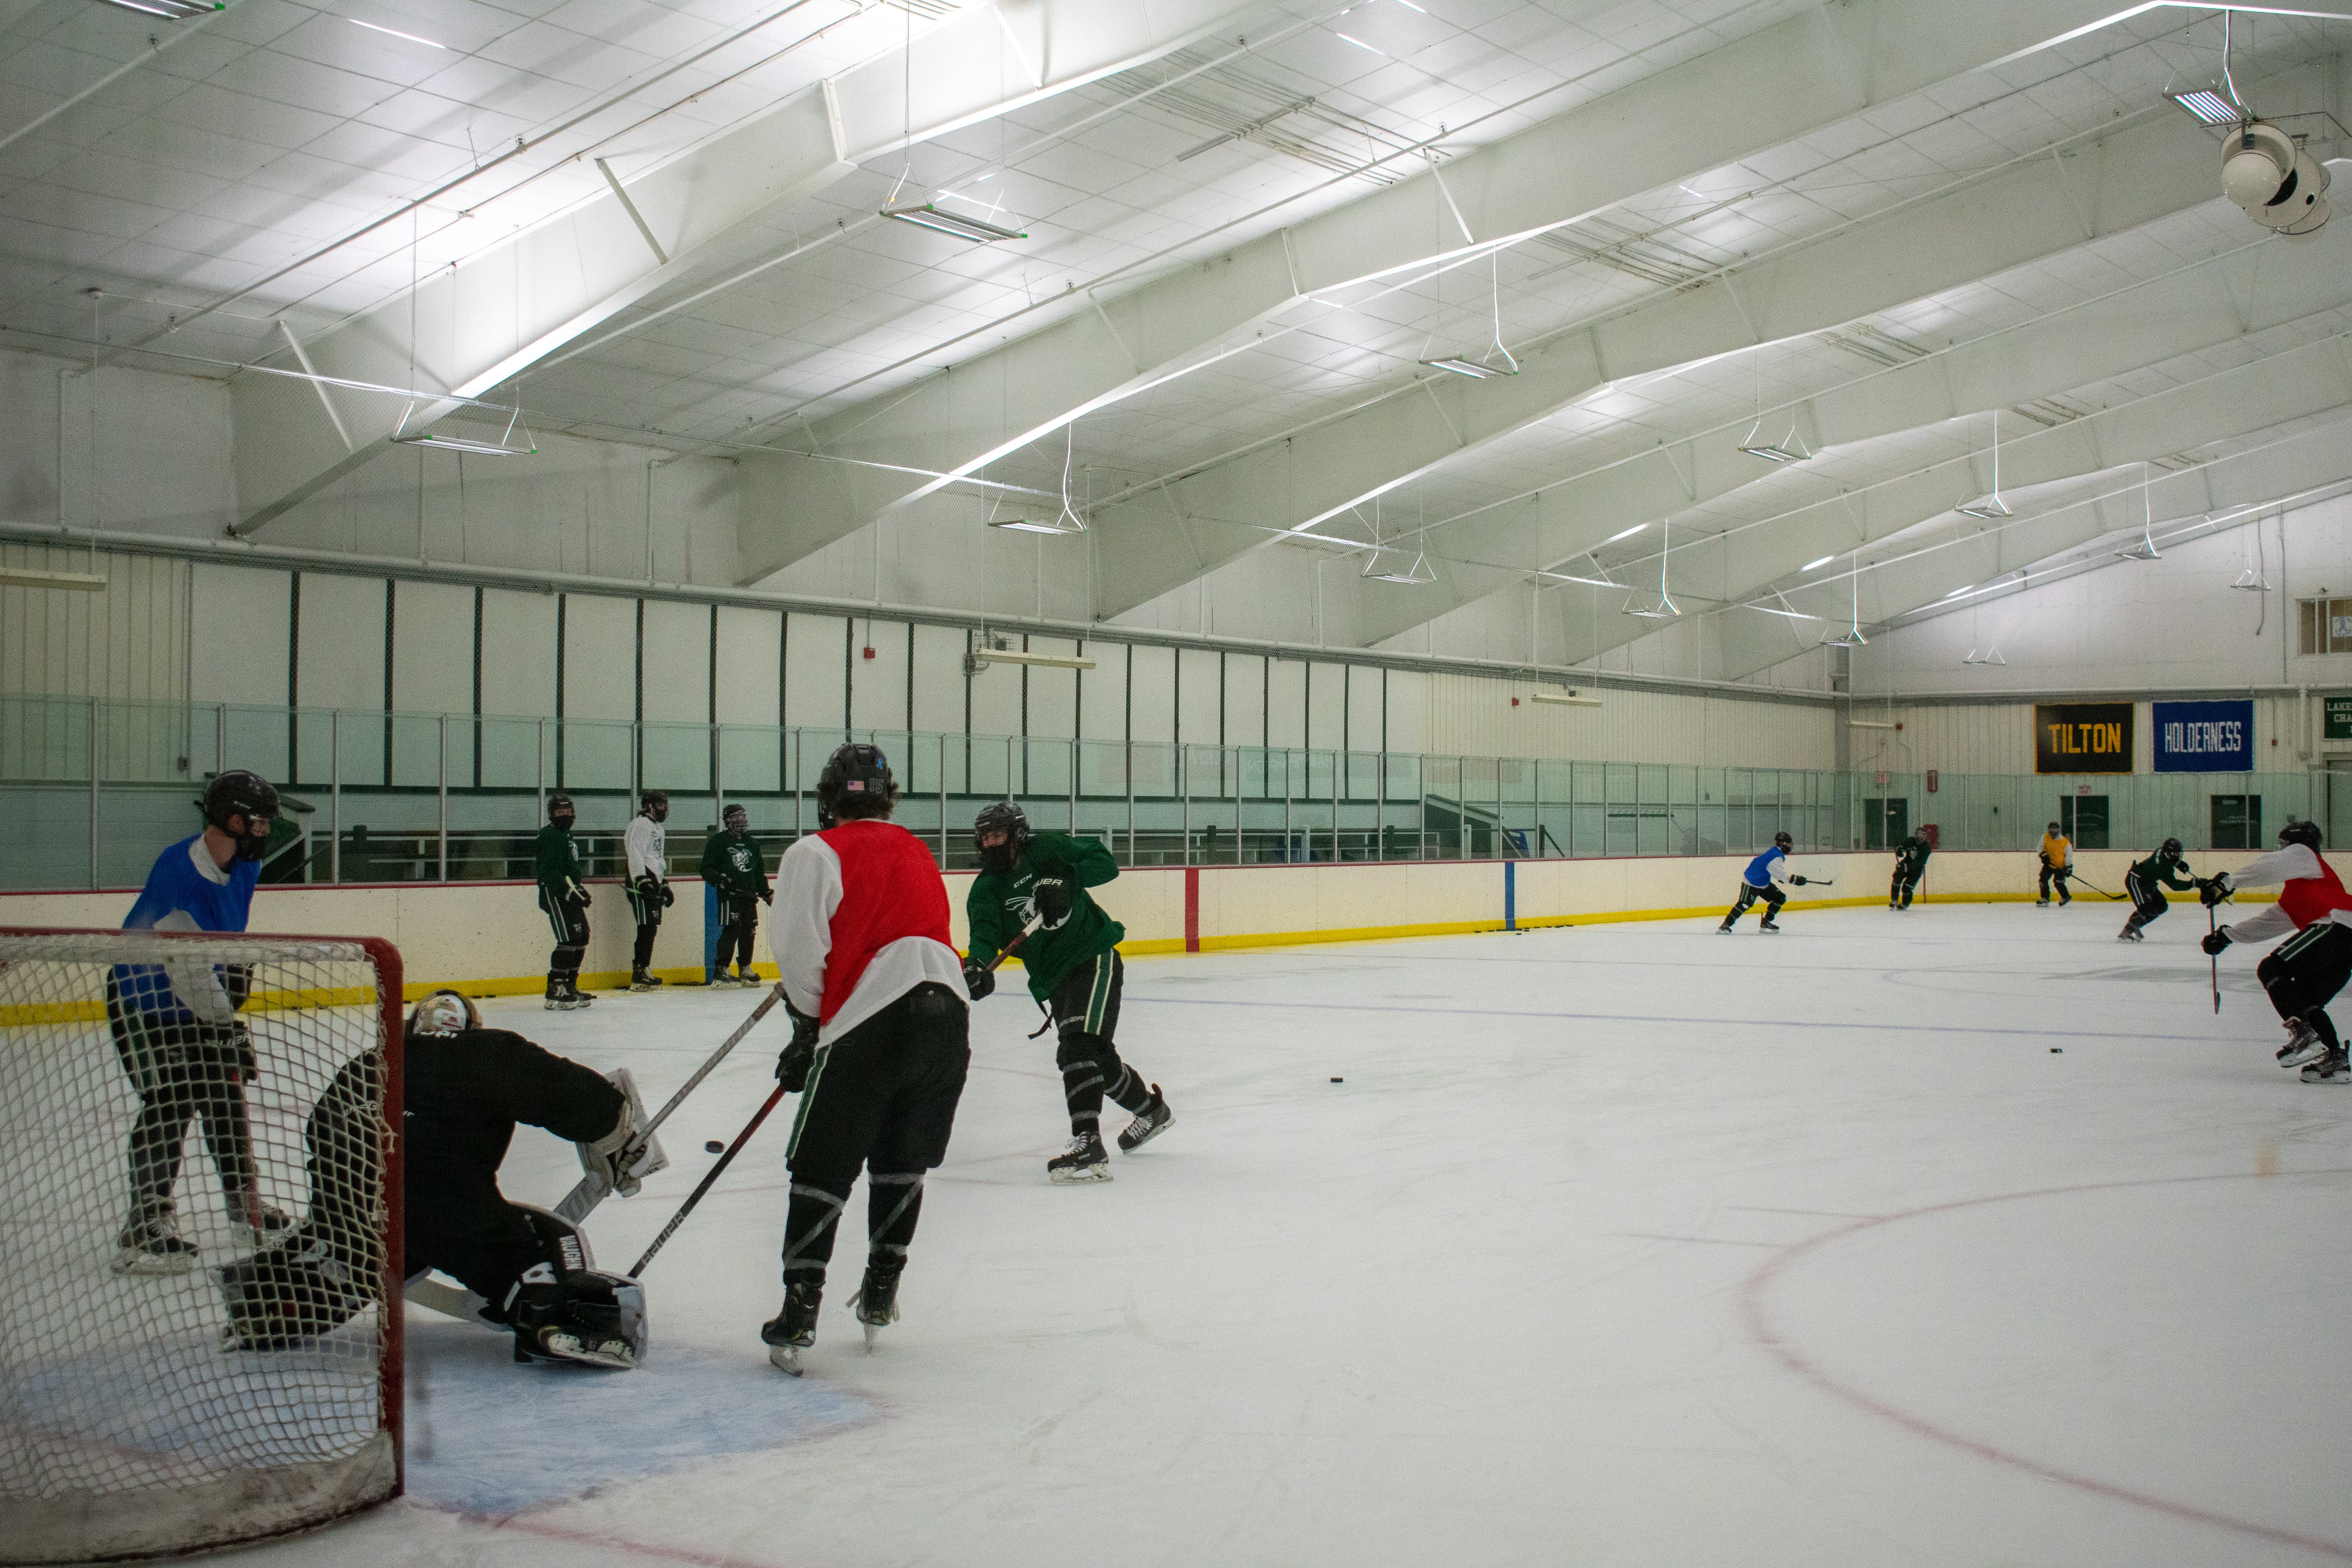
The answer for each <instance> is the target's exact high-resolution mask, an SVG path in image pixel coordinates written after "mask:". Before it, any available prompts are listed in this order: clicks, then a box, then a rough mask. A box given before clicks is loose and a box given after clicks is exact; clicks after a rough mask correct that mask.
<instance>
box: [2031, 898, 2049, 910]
mask: <svg viewBox="0 0 2352 1568" xmlns="http://www.w3.org/2000/svg"><path fill="white" fill-rule="evenodd" d="M2033 907H2034V908H2035V909H2037V910H2046V909H2048V908H2049V907H2050V900H2047V899H2036V900H2033Z"/></svg>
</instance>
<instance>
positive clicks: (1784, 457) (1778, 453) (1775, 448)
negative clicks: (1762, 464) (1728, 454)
mask: <svg viewBox="0 0 2352 1568" xmlns="http://www.w3.org/2000/svg"><path fill="white" fill-rule="evenodd" d="M1739 449H1740V450H1741V451H1743V452H1745V453H1747V454H1748V456H1749V457H1751V458H1763V459H1764V460H1765V461H1766V462H1768V463H1801V462H1803V461H1804V460H1805V459H1806V458H1810V457H1811V456H1812V454H1811V452H1808V451H1806V450H1805V449H1804V448H1803V447H1801V446H1800V447H1798V449H1797V450H1796V451H1793V452H1791V451H1790V450H1789V448H1788V447H1782V446H1780V445H1777V444H1769V443H1768V444H1766V445H1764V446H1760V447H1740V448H1739Z"/></svg>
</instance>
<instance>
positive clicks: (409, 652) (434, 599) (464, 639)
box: [302, 578, 474, 713]
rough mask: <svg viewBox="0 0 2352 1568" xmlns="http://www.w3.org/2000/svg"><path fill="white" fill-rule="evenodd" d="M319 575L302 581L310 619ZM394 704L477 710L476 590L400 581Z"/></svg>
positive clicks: (413, 709) (422, 709)
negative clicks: (313, 587) (312, 593)
mask: <svg viewBox="0 0 2352 1568" xmlns="http://www.w3.org/2000/svg"><path fill="white" fill-rule="evenodd" d="M313 581H314V579H310V578H305V579H304V580H303V584H302V590H303V597H304V599H305V601H306V603H305V604H304V605H303V611H304V615H303V619H304V620H305V621H306V622H307V621H308V620H309V619H310V615H309V611H310V605H309V604H308V603H307V600H308V599H309V597H310V584H311V583H312V582H313ZM305 629H306V631H307V629H308V628H307V626H306V628H305ZM392 705H393V706H394V708H396V709H398V710H401V711H402V712H404V713H470V712H472V711H473V710H474V590H472V589H471V588H457V587H452V586H450V585H449V584H446V583H402V584H399V586H398V587H397V589H396V590H395V591H394V595H393V605H392Z"/></svg>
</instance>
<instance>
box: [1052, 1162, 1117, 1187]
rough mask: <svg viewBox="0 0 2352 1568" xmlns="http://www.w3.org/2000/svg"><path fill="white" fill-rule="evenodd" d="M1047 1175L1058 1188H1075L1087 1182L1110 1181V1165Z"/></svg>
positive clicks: (1087, 1166)
mask: <svg viewBox="0 0 2352 1568" xmlns="http://www.w3.org/2000/svg"><path fill="white" fill-rule="evenodd" d="M1046 1174H1047V1175H1049V1176H1051V1177H1052V1178H1053V1180H1054V1184H1055V1185H1056V1186H1063V1187H1075V1186H1077V1185H1079V1184H1081V1183H1085V1182H1108V1181H1109V1180H1110V1167H1109V1166H1108V1165H1081V1166H1079V1167H1078V1168H1077V1169H1076V1170H1075V1171H1068V1170H1065V1171H1049V1172H1047V1173H1046Z"/></svg>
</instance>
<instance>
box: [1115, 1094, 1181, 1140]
mask: <svg viewBox="0 0 2352 1568" xmlns="http://www.w3.org/2000/svg"><path fill="white" fill-rule="evenodd" d="M1175 1121H1176V1113H1175V1112H1174V1111H1172V1110H1169V1109H1168V1099H1167V1097H1166V1096H1165V1095H1163V1094H1161V1093H1160V1086H1159V1085H1158V1084H1156V1083H1155V1084H1153V1085H1152V1086H1151V1100H1150V1103H1149V1104H1147V1105H1146V1106H1144V1108H1143V1109H1142V1110H1139V1111H1137V1112H1136V1113H1135V1120H1134V1121H1130V1122H1129V1123H1128V1124H1127V1125H1126V1126H1125V1127H1123V1128H1121V1129H1120V1130H1119V1134H1118V1152H1120V1153H1122V1154H1132V1153H1134V1152H1136V1151H1137V1150H1138V1149H1140V1148H1142V1147H1143V1146H1144V1145H1145V1144H1146V1143H1149V1142H1151V1141H1152V1140H1153V1139H1154V1138H1157V1137H1159V1136H1160V1134H1161V1133H1162V1132H1165V1131H1168V1129H1169V1128H1170V1127H1171V1126H1172V1125H1174V1123H1175Z"/></svg>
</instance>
